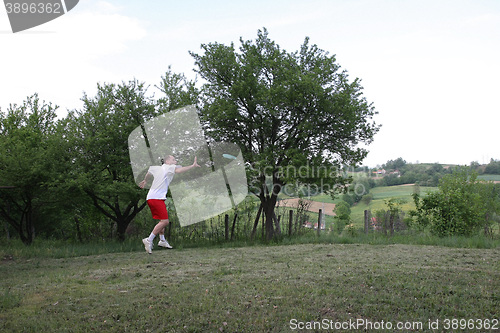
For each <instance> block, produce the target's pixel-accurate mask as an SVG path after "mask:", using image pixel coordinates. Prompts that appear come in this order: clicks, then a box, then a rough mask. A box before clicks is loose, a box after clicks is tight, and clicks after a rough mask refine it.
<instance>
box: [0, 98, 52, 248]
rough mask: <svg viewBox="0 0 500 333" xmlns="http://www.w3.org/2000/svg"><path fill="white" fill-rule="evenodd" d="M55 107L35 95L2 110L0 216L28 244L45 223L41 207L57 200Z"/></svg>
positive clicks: (0, 132) (0, 129)
mask: <svg viewBox="0 0 500 333" xmlns="http://www.w3.org/2000/svg"><path fill="white" fill-rule="evenodd" d="M56 109H57V106H54V105H52V104H50V103H45V102H42V101H40V99H39V98H38V95H37V94H35V95H33V96H30V97H28V98H27V99H26V100H25V101H24V102H23V104H22V105H17V104H12V105H10V107H9V109H8V110H7V112H6V113H5V114H4V113H2V112H0V187H1V189H0V191H1V195H0V216H1V217H2V218H3V220H5V221H7V222H8V223H9V224H10V225H11V226H12V227H14V228H15V230H17V232H18V234H19V237H20V239H21V240H22V241H23V242H24V243H25V244H27V245H29V244H31V243H32V241H33V239H34V237H35V230H36V229H37V228H38V227H40V225H41V223H42V220H43V216H42V215H43V214H42V209H43V208H46V206H47V204H53V202H52V201H53V200H54V198H53V196H51V195H50V188H51V186H52V185H53V180H54V178H56V176H55V175H56V174H55V169H56V168H57V166H58V164H59V163H58V161H57V159H58V158H59V156H58V154H57V153H56V150H55V149H56V147H57V146H58V142H57V138H56V136H55V131H56V122H55V118H56V113H55V111H56ZM38 231H40V230H39V229H38Z"/></svg>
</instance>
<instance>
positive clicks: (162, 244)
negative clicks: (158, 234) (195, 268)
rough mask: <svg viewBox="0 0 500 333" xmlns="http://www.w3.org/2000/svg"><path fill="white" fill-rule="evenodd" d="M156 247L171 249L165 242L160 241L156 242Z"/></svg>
mask: <svg viewBox="0 0 500 333" xmlns="http://www.w3.org/2000/svg"><path fill="white" fill-rule="evenodd" d="M158 246H161V247H164V248H166V249H171V248H172V246H170V244H168V242H167V241H166V240H161V241H159V242H158Z"/></svg>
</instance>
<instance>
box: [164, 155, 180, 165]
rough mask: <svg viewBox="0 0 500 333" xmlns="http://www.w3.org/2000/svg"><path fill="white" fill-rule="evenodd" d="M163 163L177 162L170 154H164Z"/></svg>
mask: <svg viewBox="0 0 500 333" xmlns="http://www.w3.org/2000/svg"><path fill="white" fill-rule="evenodd" d="M163 163H164V164H177V160H176V159H175V157H173V156H172V155H167V156H165V161H164V162H163Z"/></svg>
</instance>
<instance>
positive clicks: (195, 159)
mask: <svg viewBox="0 0 500 333" xmlns="http://www.w3.org/2000/svg"><path fill="white" fill-rule="evenodd" d="M199 167H200V166H199V165H198V162H197V158H196V157H195V158H194V162H193V164H191V165H189V166H185V167H180V168H177V169H175V173H183V172H186V171H188V170H191V169H192V168H199Z"/></svg>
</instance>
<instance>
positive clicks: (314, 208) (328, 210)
mask: <svg viewBox="0 0 500 333" xmlns="http://www.w3.org/2000/svg"><path fill="white" fill-rule="evenodd" d="M298 201H299V199H298V198H294V199H284V200H280V201H279V205H280V206H281V207H293V208H297V206H298ZM334 208H335V204H332V203H324V202H319V201H311V206H310V207H309V211H310V212H314V213H318V212H319V210H320V209H321V210H322V212H323V214H325V215H330V216H335V213H334V212H333V209H334Z"/></svg>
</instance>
